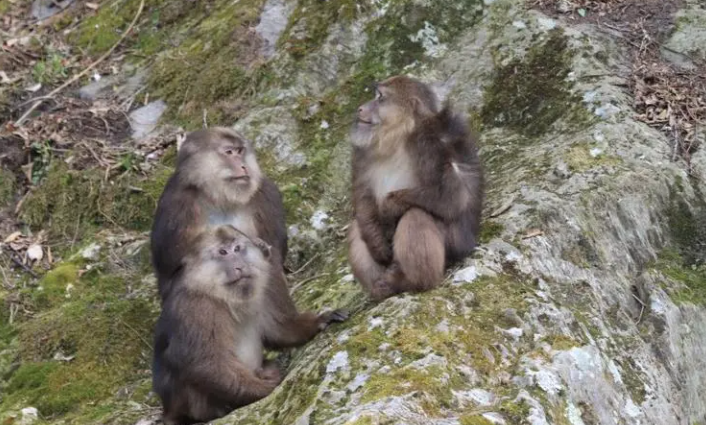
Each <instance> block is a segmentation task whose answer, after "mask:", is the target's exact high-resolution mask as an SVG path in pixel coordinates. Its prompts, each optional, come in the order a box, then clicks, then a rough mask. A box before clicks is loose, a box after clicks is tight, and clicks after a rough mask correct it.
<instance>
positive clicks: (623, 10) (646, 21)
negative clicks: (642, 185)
mask: <svg viewBox="0 0 706 425" xmlns="http://www.w3.org/2000/svg"><path fill="white" fill-rule="evenodd" d="M530 1H531V4H532V5H533V6H535V7H539V8H541V9H543V10H544V11H546V12H548V13H554V14H557V13H558V14H561V15H563V16H565V15H567V14H570V19H573V20H579V19H580V20H581V22H591V23H595V24H597V25H598V26H599V27H603V28H606V29H608V30H609V31H611V32H612V33H613V34H619V35H620V36H621V37H622V39H623V40H624V41H626V43H627V47H628V49H629V51H630V53H631V55H632V70H631V71H632V72H631V74H630V76H629V87H630V90H631V92H632V95H633V98H634V108H635V110H636V112H637V113H636V115H635V118H636V119H637V120H639V121H642V122H644V123H645V124H647V125H649V126H651V127H654V128H655V129H658V130H660V131H661V132H663V133H664V134H665V135H667V136H668V137H669V139H670V140H671V141H672V152H673V155H672V158H673V160H676V159H678V158H680V157H681V158H682V159H683V160H684V162H685V163H686V166H687V168H688V171H689V172H690V173H691V171H692V166H693V165H692V163H691V154H692V153H693V152H694V151H695V150H696V149H698V135H697V132H698V130H697V129H698V128H699V127H703V126H705V125H706V63H704V62H703V61H698V60H695V59H694V58H691V57H689V56H688V55H686V54H685V53H683V52H676V51H671V50H670V49H669V48H668V47H666V46H664V45H663V44H662V43H663V41H664V40H665V39H666V37H668V36H669V35H670V32H671V28H672V26H673V23H674V22H673V20H674V12H675V11H676V10H677V9H678V7H679V2H677V1H674V0H648V1H645V0H530ZM665 50H666V51H671V52H672V53H673V54H675V55H679V56H683V57H684V58H685V59H688V60H689V61H690V62H692V63H693V67H691V69H682V68H679V67H677V66H676V65H674V64H672V63H670V62H668V61H667V60H665V59H664V57H663V54H662V53H663V51H665Z"/></svg>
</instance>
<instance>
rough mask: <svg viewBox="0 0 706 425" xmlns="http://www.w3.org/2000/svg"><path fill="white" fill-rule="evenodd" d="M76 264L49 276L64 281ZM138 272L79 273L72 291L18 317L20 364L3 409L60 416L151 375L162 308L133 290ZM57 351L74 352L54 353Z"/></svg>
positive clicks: (51, 282) (46, 282) (85, 407)
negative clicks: (133, 295) (131, 275)
mask: <svg viewBox="0 0 706 425" xmlns="http://www.w3.org/2000/svg"><path fill="white" fill-rule="evenodd" d="M75 274H76V269H75V267H73V266H72V265H70V264H67V265H63V266H60V267H59V268H57V269H56V270H54V271H53V272H51V273H50V274H49V275H47V277H45V279H44V280H43V281H42V283H43V284H44V285H47V286H48V287H51V286H53V285H55V286H57V287H62V286H63V282H66V281H68V280H72V279H74V278H75ZM130 280H132V279H125V278H123V277H121V276H115V275H104V274H102V273H100V272H97V271H94V272H91V273H88V274H85V275H83V276H82V277H81V279H79V282H78V283H77V285H76V288H77V289H76V290H75V291H74V292H72V296H71V298H70V299H67V300H64V301H65V302H64V303H63V304H59V305H47V304H42V305H36V306H34V308H35V311H37V309H38V310H39V311H37V312H38V313H39V314H37V315H36V317H34V318H25V319H24V320H23V321H22V322H21V323H20V324H19V325H18V331H19V334H18V341H19V353H20V359H21V361H22V365H21V367H20V368H19V369H18V370H17V371H16V372H15V373H13V374H12V375H11V377H10V379H9V385H8V390H7V392H6V393H5V394H4V397H3V399H2V403H1V404H0V410H7V409H11V408H16V407H17V406H18V405H25V404H30V405H32V406H36V407H37V409H38V410H39V411H40V413H41V415H42V416H43V417H45V418H56V417H59V416H63V415H66V414H72V412H74V413H75V412H78V411H81V410H82V409H83V413H88V412H89V411H90V410H91V409H92V408H91V407H90V406H95V403H97V402H99V401H101V400H104V399H107V398H111V397H112V396H113V395H114V392H115V390H116V389H117V388H120V387H122V386H125V385H127V384H129V383H130V382H135V381H140V380H145V379H147V378H148V374H147V372H146V371H147V370H148V367H149V366H148V362H149V356H150V353H151V347H150V344H149V339H148V338H146V336H147V335H149V334H150V333H151V330H152V326H153V323H154V318H155V313H154V308H153V306H152V304H151V302H149V301H146V300H143V299H129V298H127V297H126V292H127V284H128V282H129V281H130ZM57 354H60V355H62V356H63V357H65V358H67V359H68V360H67V361H65V362H62V361H58V360H56V359H55V356H56V355H57Z"/></svg>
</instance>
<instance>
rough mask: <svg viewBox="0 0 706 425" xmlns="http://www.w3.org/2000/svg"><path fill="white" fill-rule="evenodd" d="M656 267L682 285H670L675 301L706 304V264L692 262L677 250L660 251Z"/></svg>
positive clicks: (669, 288) (671, 294)
mask: <svg viewBox="0 0 706 425" xmlns="http://www.w3.org/2000/svg"><path fill="white" fill-rule="evenodd" d="M655 268H656V269H657V270H659V271H660V272H662V273H663V274H664V275H665V276H666V277H668V278H669V279H671V280H672V281H674V282H676V283H677V284H679V285H680V286H679V287H677V288H673V287H671V286H670V287H668V288H667V289H668V290H669V292H670V296H671V298H672V300H673V301H675V302H681V303H693V304H701V305H704V304H706V265H705V264H699V265H697V264H691V265H689V263H688V261H685V259H684V258H683V256H682V255H680V253H679V252H677V251H675V250H668V249H667V250H664V251H662V252H661V253H660V256H659V259H658V260H657V262H656V264H655Z"/></svg>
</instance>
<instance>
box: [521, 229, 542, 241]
mask: <svg viewBox="0 0 706 425" xmlns="http://www.w3.org/2000/svg"><path fill="white" fill-rule="evenodd" d="M543 234H544V232H543V231H542V230H540V229H530V230H528V231H527V233H525V235H524V236H522V239H529V238H534V237H537V236H542V235H543Z"/></svg>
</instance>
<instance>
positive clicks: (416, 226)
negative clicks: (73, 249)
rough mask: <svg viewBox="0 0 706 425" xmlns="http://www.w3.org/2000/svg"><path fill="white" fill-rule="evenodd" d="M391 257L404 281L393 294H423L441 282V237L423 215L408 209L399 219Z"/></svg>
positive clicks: (442, 258) (442, 271)
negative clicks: (411, 292)
mask: <svg viewBox="0 0 706 425" xmlns="http://www.w3.org/2000/svg"><path fill="white" fill-rule="evenodd" d="M393 246H394V248H393V249H394V256H395V260H396V261H397V263H398V265H399V267H400V269H401V272H402V273H403V274H404V276H405V279H404V280H403V281H398V284H402V285H405V286H409V287H408V288H397V289H398V290H397V291H396V292H404V291H415V292H418V291H427V290H429V289H432V288H435V287H437V286H438V285H439V284H440V283H441V281H442V280H443V278H444V267H445V260H446V252H445V246H444V236H443V234H442V233H441V231H440V230H439V227H438V226H437V225H436V223H435V222H434V219H433V218H432V217H431V215H429V214H428V213H426V212H425V211H423V210H421V209H418V208H412V209H410V210H409V211H407V212H406V213H405V214H404V215H403V216H402V218H401V219H400V222H399V224H398V225H397V229H396V231H395V237H394V245H393Z"/></svg>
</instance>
